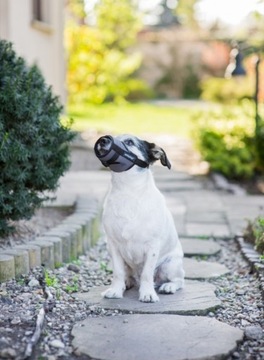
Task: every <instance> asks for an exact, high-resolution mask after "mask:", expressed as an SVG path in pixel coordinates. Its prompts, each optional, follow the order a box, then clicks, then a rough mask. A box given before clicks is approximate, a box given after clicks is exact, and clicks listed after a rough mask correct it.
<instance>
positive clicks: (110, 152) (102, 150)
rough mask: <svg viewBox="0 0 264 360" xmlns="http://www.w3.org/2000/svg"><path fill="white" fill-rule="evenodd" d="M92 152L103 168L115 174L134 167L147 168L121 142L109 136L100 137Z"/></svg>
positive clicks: (146, 165)
mask: <svg viewBox="0 0 264 360" xmlns="http://www.w3.org/2000/svg"><path fill="white" fill-rule="evenodd" d="M94 152H95V155H96V156H97V157H98V159H99V160H100V161H101V163H102V164H103V165H104V166H106V167H109V168H110V169H111V170H112V171H115V172H122V171H127V170H129V169H131V168H132V167H133V166H134V165H137V166H140V167H142V168H146V167H148V166H149V164H148V163H146V162H145V161H143V160H140V159H139V158H138V157H137V156H136V155H135V154H133V153H132V152H131V151H129V150H128V149H127V147H126V145H125V144H124V143H123V142H122V141H120V140H118V139H117V138H113V137H112V136H111V135H106V136H102V137H100V138H99V139H98V140H97V141H96V143H95V145H94Z"/></svg>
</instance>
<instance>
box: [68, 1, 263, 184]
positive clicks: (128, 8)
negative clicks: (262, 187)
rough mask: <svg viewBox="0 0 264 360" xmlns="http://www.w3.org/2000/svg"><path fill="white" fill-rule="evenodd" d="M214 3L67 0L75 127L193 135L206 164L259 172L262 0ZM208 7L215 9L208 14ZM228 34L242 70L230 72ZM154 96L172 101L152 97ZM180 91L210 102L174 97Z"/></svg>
mask: <svg viewBox="0 0 264 360" xmlns="http://www.w3.org/2000/svg"><path fill="white" fill-rule="evenodd" d="M213 3H214V4H212V1H211V2H210V1H208V0H178V1H176V0H155V1H151V2H150V1H146V0H137V1H136V0H115V1H112V0H93V1H92V0H88V1H85V0H68V1H67V21H66V27H65V46H66V49H67V90H68V103H67V114H68V116H69V117H72V118H73V119H74V125H73V126H74V128H75V129H77V130H78V131H85V130H87V129H95V130H96V131H98V132H100V133H104V132H108V133H123V132H133V133H136V134H138V135H140V134H142V133H146V132H149V133H169V134H175V135H177V136H181V137H186V138H189V139H192V140H193V142H194V143H195V144H196V146H197V149H199V151H200V153H201V155H202V157H203V159H204V160H206V161H207V162H208V163H209V166H210V170H212V171H218V172H220V173H222V174H224V175H225V176H226V177H228V178H230V179H235V180H243V179H253V178H254V177H256V176H262V175H263V172H264V125H263V118H264V109H263V105H262V103H263V100H264V61H262V62H260V66H259V86H258V94H257V101H258V105H259V107H258V120H259V128H258V131H256V128H255V120H256V114H255V113H254V111H255V110H254V109H255V106H256V97H255V98H254V96H255V94H256V91H255V85H256V84H255V82H256V73H255V58H256V54H258V55H259V56H260V57H261V56H262V53H263V49H264V47H263V46H264V36H263V35H264V2H263V1H262V0H260V1H258V0H254V1H251V4H249V3H250V2H249V1H246V0H245V1H242V3H241V2H239V4H238V2H237V1H231V0H230V1H226V0H225V1H220V0H219V1H218V2H213ZM213 11H214V12H215V14H218V15H219V16H217V15H215V16H213V15H212V14H211V15H212V16H211V17H210V12H213ZM232 16H233V17H232ZM234 41H235V42H236V46H237V47H239V49H240V53H241V55H243V61H242V66H243V68H244V69H245V72H246V75H245V76H243V77H242V76H239V77H231V78H228V79H227V78H226V77H225V73H226V69H227V66H228V64H229V63H230V51H231V49H232V47H233V46H234V44H235V43H234ZM156 99H167V100H169V101H170V102H174V103H175V106H173V107H172V106H166V105H163V106H157V104H156V103H155V100H156ZM179 99H195V100H197V101H199V102H204V103H205V104H207V106H203V107H200V106H195V103H192V105H186V106H177V101H178V100H179ZM165 104H166V102H165ZM187 104H189V103H187ZM212 104H217V105H212Z"/></svg>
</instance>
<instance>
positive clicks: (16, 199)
mask: <svg viewBox="0 0 264 360" xmlns="http://www.w3.org/2000/svg"><path fill="white" fill-rule="evenodd" d="M0 64H1V66H0V169H1V177H0V235H1V236H2V235H6V234H7V233H8V232H9V231H10V230H11V229H12V227H11V225H10V221H16V220H19V219H23V218H30V217H31V216H32V215H33V213H34V210H35V209H36V208H37V207H39V206H40V205H41V203H42V202H43V201H44V200H46V199H48V196H47V194H46V191H47V190H49V191H53V190H55V189H56V187H57V184H58V179H59V177H60V176H61V175H62V174H63V173H64V172H65V170H66V169H67V168H68V166H69V158H68V155H69V146H68V142H69V141H70V140H72V139H73V136H74V134H73V133H72V132H71V131H70V130H69V128H68V127H66V126H62V125H61V124H60V114H61V111H62V107H61V105H60V103H59V100H58V98H57V97H54V96H53V95H52V92H51V88H50V87H48V86H47V85H46V84H45V81H44V79H43V77H42V75H41V73H40V71H39V70H38V68H37V67H36V66H32V67H27V66H26V64H25V61H24V60H23V59H22V58H20V57H17V56H16V54H15V52H14V51H13V49H12V45H11V44H10V43H8V42H6V41H0Z"/></svg>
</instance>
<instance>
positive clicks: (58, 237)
mask: <svg viewBox="0 0 264 360" xmlns="http://www.w3.org/2000/svg"><path fill="white" fill-rule="evenodd" d="M99 218H100V211H99V202H98V200H97V199H96V198H94V197H91V196H83V195H81V196H78V197H77V199H76V203H75V209H74V213H73V214H71V215H69V216H68V217H66V218H65V219H64V220H63V221H62V222H61V223H60V224H59V225H57V226H56V227H54V228H52V229H49V230H48V231H47V232H45V233H44V234H42V235H41V236H39V237H36V239H34V240H33V241H30V242H28V243H26V244H23V245H17V246H14V247H13V248H10V249H5V250H3V251H2V252H1V254H0V283H1V282H5V281H8V280H11V279H12V278H18V277H19V276H21V275H22V274H24V275H26V274H28V273H29V271H30V269H32V268H34V267H36V266H41V265H43V266H45V268H47V269H54V268H57V267H60V266H61V265H62V264H63V263H68V262H71V261H73V260H75V259H77V258H78V256H80V255H82V254H85V253H86V252H87V251H88V250H89V249H90V248H91V247H92V246H93V245H94V244H95V243H96V241H97V240H98V238H99V235H100V232H99V225H100V219H99Z"/></svg>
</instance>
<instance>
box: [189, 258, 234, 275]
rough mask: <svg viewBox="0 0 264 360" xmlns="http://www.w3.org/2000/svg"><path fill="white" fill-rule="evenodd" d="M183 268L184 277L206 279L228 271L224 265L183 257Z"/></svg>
mask: <svg viewBox="0 0 264 360" xmlns="http://www.w3.org/2000/svg"><path fill="white" fill-rule="evenodd" d="M183 268H184V271H185V278H186V279H193V280H208V279H213V278H217V277H220V276H223V275H226V274H228V273H229V270H228V269H227V267H226V266H225V265H222V264H219V263H216V262H210V261H204V260H201V261H199V260H196V259H189V258H184V259H183Z"/></svg>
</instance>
